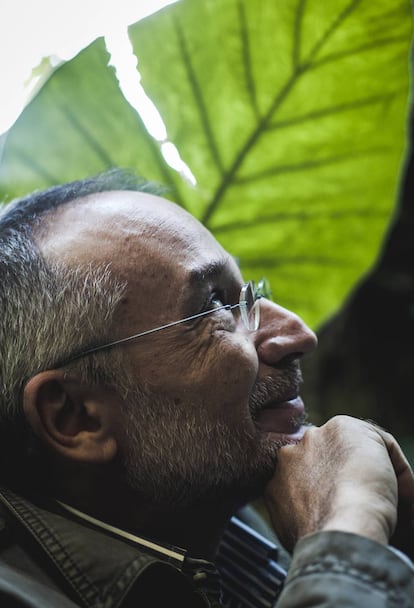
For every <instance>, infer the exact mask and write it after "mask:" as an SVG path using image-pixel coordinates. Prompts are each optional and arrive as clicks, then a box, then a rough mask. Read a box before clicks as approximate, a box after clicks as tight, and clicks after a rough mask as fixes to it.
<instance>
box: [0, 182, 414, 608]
mask: <svg viewBox="0 0 414 608" xmlns="http://www.w3.org/2000/svg"><path fill="white" fill-rule="evenodd" d="M150 192H151V186H150V185H148V184H141V183H139V182H137V183H132V182H131V181H130V178H129V177H128V176H127V175H126V174H124V173H122V172H116V171H115V172H110V173H108V174H107V175H103V176H98V177H96V178H91V179H87V180H83V181H81V182H75V183H72V184H67V185H64V186H57V187H55V188H52V189H50V190H47V191H44V192H37V193H34V194H32V195H30V196H28V197H26V198H25V199H21V200H20V201H16V202H14V203H12V204H11V205H9V206H8V207H7V208H6V210H5V212H4V213H3V215H2V217H1V218H0V283H1V287H0V293H1V296H0V299H1V310H2V320H1V340H0V343H1V346H0V348H1V387H2V388H1V417H2V421H1V450H2V458H1V463H2V464H1V480H2V484H3V487H2V490H1V495H0V496H1V503H2V522H3V524H2V525H3V528H2V532H1V533H0V554H1V557H0V598H1V599H2V602H0V605H2V606H3V605H4V606H19V607H20V606H25V607H28V606H30V607H40V606H41V607H42V608H45V607H46V608H47V607H49V606H53V607H63V608H64V607H66V606H67V607H72V608H73V607H74V606H88V607H89V606H94V607H95V606H96V607H98V606H102V607H103V606H106V607H122V608H125V607H129V606H163V605H167V603H168V604H170V605H177V606H180V607H182V606H192V607H193V606H194V607H196V606H218V605H221V604H224V605H228V606H255V605H257V606H259V605H260V606H265V605H271V603H272V602H273V599H272V598H275V597H276V595H277V593H276V592H275V593H274V591H275V588H276V587H277V586H278V584H277V581H276V579H277V576H278V575H279V574H280V572H282V570H280V569H279V570H278V569H277V567H276V566H275V559H273V558H275V554H273V557H272V555H271V556H270V557H269V555H267V556H265V558H264V557H263V556H264V553H263V551H262V549H263V547H266V541H265V539H263V538H262V536H261V534H259V535H256V533H255V532H254V531H253V530H250V528H249V526H245V525H244V524H243V522H242V521H240V519H239V517H238V514H239V513H242V511H241V509H242V507H244V506H246V505H247V506H249V504H250V503H251V502H252V501H254V500H255V499H258V498H261V497H264V500H265V504H266V506H267V508H268V510H269V515H270V520H271V521H272V524H273V527H274V529H275V531H276V533H277V534H278V536H279V538H280V539H281V541H282V542H283V544H284V545H285V547H286V548H287V549H288V551H289V552H291V551H293V559H292V563H291V565H290V568H289V574H288V578H287V580H286V581H285V582H284V584H283V591H282V593H281V595H280V597H279V599H278V600H277V606H278V607H280V608H286V607H296V606H338V605H344V606H345V605H346V606H358V607H360V606H364V607H370V606H375V607H376V608H377V607H381V606H384V607H385V606H399V607H401V606H410V605H411V606H412V605H414V576H413V574H414V570H413V568H412V563H411V561H410V559H409V558H408V557H407V555H405V554H404V553H401V552H396V550H395V549H393V548H392V547H390V546H389V544H390V542H394V539H397V540H395V542H396V543H397V544H398V543H400V544H399V547H400V548H404V549H405V550H406V552H407V553H410V547H411V557H412V548H413V546H412V544H410V543H412V540H413V505H414V477H413V474H412V471H411V469H410V467H409V465H408V463H407V461H406V459H405V457H404V455H403V454H402V452H401V450H400V448H399V446H398V444H397V443H396V442H395V440H394V439H393V438H392V437H391V436H390V435H389V434H387V433H386V432H385V431H383V430H381V429H379V428H377V427H376V426H375V425H373V424H371V423H368V422H363V421H359V420H355V419H353V418H349V417H346V416H344V417H337V418H334V419H333V420H331V421H329V422H328V423H326V424H325V425H324V426H322V427H321V428H314V427H310V426H307V425H306V424H305V415H304V407H303V403H302V401H301V399H300V396H299V390H300V384H301V375H300V369H299V359H300V357H301V356H302V355H304V354H305V353H307V352H309V351H311V350H312V349H313V348H314V347H315V344H316V339H315V336H314V334H313V333H312V332H311V331H310V330H309V329H308V328H307V327H306V326H305V325H304V323H303V322H302V321H301V320H300V319H299V318H298V317H297V316H296V315H294V314H293V313H291V312H289V311H287V310H285V309H283V308H281V307H280V306H278V305H277V304H275V303H273V302H271V301H270V300H268V299H267V298H265V297H264V296H265V293H264V286H263V285H262V284H259V285H258V286H255V285H254V284H253V283H251V282H248V283H246V282H245V280H244V279H243V278H242V276H241V274H240V270H239V268H238V266H237V264H236V263H235V261H234V259H233V258H232V257H231V255H230V254H229V253H227V252H226V251H224V250H223V249H222V247H221V246H220V245H219V244H218V243H217V241H216V240H215V239H214V238H213V236H212V235H211V234H210V233H209V232H208V231H207V230H206V229H205V228H204V227H203V226H201V225H200V224H199V223H198V222H197V221H196V220H195V219H194V218H193V217H192V216H190V215H189V214H188V213H187V212H186V211H184V210H183V209H182V208H180V207H178V206H176V205H175V204H174V203H172V202H170V201H167V200H166V199H164V198H162V197H160V196H158V194H157V193H156V192H155V194H154V193H152V194H151V193H150ZM397 506H398V507H399V511H398V513H397ZM235 515H236V517H234V516H235ZM232 516H233V518H232ZM231 518H232V519H231ZM229 522H230V523H229ZM232 525H235V526H236V533H235V534H233V532H231V531H230V533H229V529H230V528H231V526H232ZM410 526H411V527H410ZM263 529H264V528H263ZM263 529H262V530H263ZM233 531H234V529H233ZM238 535H239V536H238ZM229 539H230V540H229ZM398 539H403V541H399V540H398ZM232 542H233V546H230V547H229V549H228V551H229V552H228V554H227V557H225V552H226V550H227V549H226V547H228V545H229V543H230V545H231V543H232ZM402 542H405V545H404V546H403V544H401V543H402ZM269 546H270V547H271V549H272V547H273V545H269ZM223 547H224V549H223ZM397 549H398V547H397ZM223 555H224V557H223ZM249 555H250V557H249ZM251 555H253V557H251ZM236 561H239V565H238V568H236V573H235V574H234V576H233V575H232V572H233V571H232V568H233V566H234V565H235V562H236ZM215 562H216V563H217V565H219V566H220V571H221V576H222V578H223V579H224V580H227V581H230V582H229V583H228V586H226V584H224V583H223V585H224V587H226V589H227V591H226V589H223V586H222V587H220V580H219V578H218V576H217V571H216V569H215ZM262 563H263V564H264V565H263V567H262ZM267 566H269V568H270V567H272V568H273V570H272V573H276V574H275V576H274V581H273V582H272V580H273V579H272V577H273V574H272V576H268V568H267ZM256 570H257V572H256ZM251 571H253V572H254V576H251V579H252V584H253V588H254V589H256V591H249V589H250V588H249V587H248V585H247V584H245V582H246V580H248V579H249V576H250V575H251ZM261 577H263V583H262V582H261V581H262V579H261ZM232 579H235V580H232ZM253 579H254V580H253ZM231 581H232V582H231ZM254 584H256V587H254ZM262 592H263V593H262ZM249 594H250V595H249ZM269 598H270V599H269ZM269 602H270V603H269Z"/></svg>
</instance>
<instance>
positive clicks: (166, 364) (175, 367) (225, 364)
mask: <svg viewBox="0 0 414 608" xmlns="http://www.w3.org/2000/svg"><path fill="white" fill-rule="evenodd" d="M134 368H135V370H136V371H134V375H135V377H136V380H137V383H138V384H140V383H143V384H145V385H147V386H148V388H149V389H151V390H155V391H156V392H159V393H162V394H164V395H166V396H168V397H169V398H170V399H173V400H174V401H176V403H177V404H178V403H180V402H181V401H187V402H188V401H194V402H198V403H200V402H203V403H209V404H211V403H212V402H217V406H218V407H220V408H223V407H226V408H227V407H231V406H233V407H234V404H235V403H238V402H242V401H243V402H245V403H246V404H247V403H248V398H249V395H250V391H251V388H252V386H253V384H254V382H255V380H256V377H257V371H258V358H257V353H256V350H255V348H254V346H253V344H252V342H251V340H250V339H249V338H248V337H247V336H244V335H243V334H238V333H231V332H226V331H223V332H213V333H212V334H210V335H209V336H208V337H207V338H206V339H204V340H187V341H186V342H184V343H183V344H178V345H177V343H175V344H168V343H167V344H163V346H162V348H161V347H159V348H153V349H151V352H148V351H146V356H145V360H141V361H140V362H138V361H137V362H136V363H135V364H134ZM210 407H211V405H210Z"/></svg>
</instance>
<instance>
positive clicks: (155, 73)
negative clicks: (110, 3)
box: [0, 0, 411, 327]
mask: <svg viewBox="0 0 414 608" xmlns="http://www.w3.org/2000/svg"><path fill="white" fill-rule="evenodd" d="M130 37H131V41H132V43H133V46H134V50H135V52H136V54H137V56H138V58H139V70H140V72H141V74H142V77H143V78H142V82H143V85H144V88H145V89H146V91H147V93H148V94H149V95H150V97H151V98H152V99H153V101H154V102H155V103H156V105H157V107H158V108H159V110H160V112H161V115H162V117H163V119H164V121H165V123H166V125H167V130H168V134H169V138H170V139H171V140H172V141H173V142H174V143H175V144H176V145H177V147H178V149H179V151H180V154H181V156H182V157H183V159H184V160H185V162H186V163H187V164H188V165H189V167H190V169H191V171H192V173H193V174H194V175H195V177H196V179H197V186H196V187H195V188H192V187H190V186H189V185H188V184H187V183H186V182H185V181H184V180H183V179H182V178H181V177H180V175H178V174H177V173H176V172H174V171H173V170H172V169H170V168H169V167H168V166H167V165H166V164H165V162H164V160H163V157H162V155H161V154H160V151H159V147H158V144H157V143H156V142H154V141H153V140H152V139H151V137H150V136H149V135H148V134H147V132H146V131H145V129H144V127H143V125H142V123H141V121H140V119H139V117H138V116H137V115H136V114H135V112H134V111H133V110H132V109H131V108H130V107H129V106H128V104H127V103H126V102H125V101H124V99H123V98H122V96H121V94H120V92H119V89H118V87H117V83H116V79H115V77H114V74H113V70H112V68H107V67H106V63H107V55H106V52H105V49H104V46H103V44H102V41H97V42H96V43H94V44H93V45H91V47H89V48H88V49H86V50H85V51H83V53H81V54H80V55H79V56H78V57H77V58H75V59H74V60H73V61H72V62H70V63H68V64H67V65H65V66H63V67H62V68H60V69H59V70H57V71H56V73H55V74H54V75H53V76H52V77H51V78H50V80H49V82H48V83H47V85H46V86H45V87H44V88H43V90H42V91H41V93H40V94H39V95H38V97H37V98H36V99H35V100H34V101H33V102H32V103H31V104H30V106H28V108H27V109H26V111H25V112H24V113H23V115H22V116H21V118H20V119H19V121H18V122H17V123H16V125H15V126H14V127H13V129H12V130H11V131H10V133H9V135H8V140H7V142H6V144H5V148H4V157H3V163H2V165H1V167H0V188H1V189H2V192H3V193H4V195H5V196H7V195H8V196H9V197H11V196H15V195H16V194H18V193H22V192H26V191H28V190H31V189H33V188H37V187H42V186H44V185H47V184H49V183H55V182H60V181H64V180H67V179H72V178H75V177H81V176H84V175H86V174H89V173H94V172H96V171H98V170H101V169H103V168H105V167H107V166H110V165H120V166H126V167H132V168H135V169H136V170H137V171H138V172H140V173H141V174H143V175H144V176H145V177H148V178H149V179H153V180H158V181H161V182H163V183H166V184H168V185H169V186H170V187H171V197H172V198H174V199H175V200H177V201H178V202H179V203H180V204H182V205H184V206H186V207H187V208H188V209H189V210H190V211H191V212H192V213H194V215H196V216H197V217H198V218H199V219H201V221H203V222H204V223H205V224H206V225H207V226H208V227H209V228H210V229H211V230H212V231H213V233H214V234H215V235H216V237H217V238H218V239H219V240H220V242H222V243H223V245H224V246H225V247H226V248H227V249H229V250H230V251H231V252H232V253H233V254H234V255H236V256H237V257H238V258H239V260H240V264H241V267H242V269H243V271H244V273H245V275H246V276H250V275H252V276H257V275H260V274H265V275H266V276H268V277H269V278H270V279H271V280H272V283H273V290H274V295H275V297H276V298H277V299H278V301H280V302H281V303H282V304H284V305H286V306H288V307H291V308H294V309H295V310H297V311H298V312H299V313H300V314H301V315H302V316H303V317H304V318H305V320H306V321H307V322H308V323H310V324H311V325H312V326H314V327H315V326H317V325H318V324H319V323H320V322H321V321H322V320H323V319H324V318H325V317H326V316H327V315H329V314H331V313H332V312H333V311H334V310H335V309H336V307H337V306H338V304H339V302H340V301H341V300H342V299H343V297H344V296H345V295H346V294H347V293H348V292H349V290H350V289H351V288H352V287H353V285H354V284H355V282H356V281H357V280H358V278H359V277H360V276H361V275H362V274H363V273H364V272H366V271H367V269H368V268H369V267H370V266H371V264H372V262H373V261H374V259H375V257H376V254H377V251H378V248H379V247H380V244H381V242H382V238H383V236H384V232H385V231H386V229H387V226H388V223H389V220H390V217H391V216H392V213H393V207H394V204H395V195H396V191H397V188H398V179H399V172H400V166H401V162H402V159H403V154H404V151H405V143H406V142H405V126H406V111H407V95H408V80H409V74H408V56H409V46H410V42H411V40H410V38H411V8H410V3H409V0H393V2H392V3H390V2H389V0H376V1H375V2H372V0H352V1H350V0H330V1H329V2H321V0H308V1H306V0H284V1H283V2H282V1H276V0H255V1H252V0H250V1H248V0H245V1H242V0H197V1H195V0H181V2H179V3H177V4H175V5H172V6H170V7H168V8H167V9H165V10H163V11H161V12H159V13H157V14H156V15H154V16H152V17H149V18H147V19H145V20H143V21H141V22H139V23H138V24H136V25H135V26H133V27H131V28H130Z"/></svg>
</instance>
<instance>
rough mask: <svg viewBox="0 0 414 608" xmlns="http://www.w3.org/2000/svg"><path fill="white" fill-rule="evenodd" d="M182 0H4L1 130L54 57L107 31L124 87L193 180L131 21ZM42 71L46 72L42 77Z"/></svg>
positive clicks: (172, 159) (166, 151) (0, 8)
mask: <svg viewBox="0 0 414 608" xmlns="http://www.w3.org/2000/svg"><path fill="white" fill-rule="evenodd" d="M176 1H178V0H1V4H0V82H1V87H0V91H1V93H0V135H1V133H3V132H4V131H6V130H7V129H9V128H10V127H11V126H12V125H13V123H14V122H15V120H16V119H17V118H18V116H19V114H20V113H21V111H22V110H23V108H24V106H25V104H26V103H27V102H28V100H29V99H30V98H31V96H32V95H33V94H34V92H35V91H36V87H38V86H39V82H41V76H42V74H43V76H44V71H43V72H42V70H39V69H36V68H38V66H39V65H41V62H42V60H44V59H45V58H49V61H50V63H51V64H52V65H53V66H57V65H59V63H61V62H62V61H67V60H69V59H71V58H72V57H74V56H75V55H76V54H77V53H78V52H79V51H81V50H82V49H83V48H85V47H86V46H87V45H88V44H90V43H91V42H92V41H93V40H95V39H96V38H97V37H99V36H104V38H105V42H106V45H107V49H108V51H109V52H110V53H111V60H110V63H111V64H112V65H113V66H114V67H115V70H116V74H117V77H118V80H119V83H120V87H121V90H122V92H123V94H124V95H125V97H126V99H127V100H128V101H129V103H130V104H131V105H132V106H133V107H134V108H135V109H136V110H137V111H138V112H139V113H140V115H141V118H142V119H143V121H144V123H145V125H146V127H147V129H148V131H149V133H150V134H151V135H152V136H153V137H154V138H155V139H157V140H158V141H159V142H160V145H161V150H162V153H163V155H164V157H165V159H166V161H167V162H168V163H169V164H170V165H171V166H172V167H173V168H174V169H176V170H177V171H178V172H180V173H181V174H182V175H183V177H185V178H186V179H187V180H188V181H189V182H190V183H194V181H195V180H194V177H193V175H192V174H191V171H190V170H189V169H188V167H187V165H186V164H185V163H183V161H182V160H181V158H180V155H179V153H178V150H177V149H176V148H175V146H174V144H173V143H172V142H170V141H169V140H168V136H167V132H166V129H165V125H164V123H163V121H162V119H161V117H160V115H159V113H158V111H157V109H156V108H155V106H154V104H153V103H152V101H151V100H150V99H149V98H148V97H147V96H146V94H145V91H144V90H143V88H142V86H141V84H140V75H139V72H138V71H137V58H136V57H135V56H134V54H133V52H132V47H131V44H130V42H129V38H128V35H127V26H128V25H130V24H131V23H135V22H136V21H139V20H140V19H142V18H143V17H146V16H148V15H150V14H152V13H154V12H156V11H158V10H160V9H161V8H163V7H164V6H166V5H168V4H173V3H174V2H176ZM39 73H40V77H39Z"/></svg>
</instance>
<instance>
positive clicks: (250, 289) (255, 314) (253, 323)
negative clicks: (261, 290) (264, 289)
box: [239, 281, 260, 331]
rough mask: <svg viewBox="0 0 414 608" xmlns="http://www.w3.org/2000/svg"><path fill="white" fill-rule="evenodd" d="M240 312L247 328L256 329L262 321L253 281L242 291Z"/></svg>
mask: <svg viewBox="0 0 414 608" xmlns="http://www.w3.org/2000/svg"><path fill="white" fill-rule="evenodd" d="M239 303H240V314H241V317H242V319H243V322H244V324H245V326H246V327H247V329H250V330H251V331H256V329H258V327H259V323H260V305H259V301H258V300H257V299H256V290H255V287H254V283H253V281H249V282H248V283H246V285H244V286H243V288H242V290H241V292H240V302H239Z"/></svg>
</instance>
